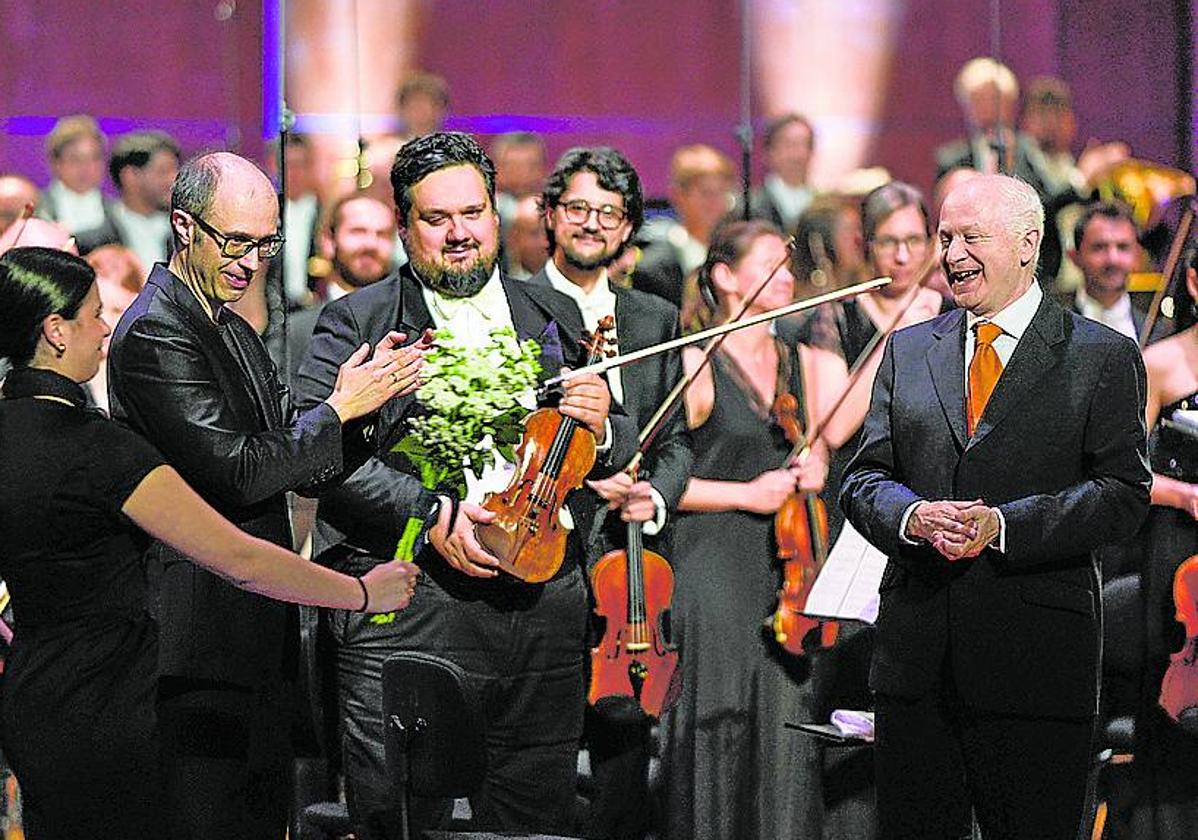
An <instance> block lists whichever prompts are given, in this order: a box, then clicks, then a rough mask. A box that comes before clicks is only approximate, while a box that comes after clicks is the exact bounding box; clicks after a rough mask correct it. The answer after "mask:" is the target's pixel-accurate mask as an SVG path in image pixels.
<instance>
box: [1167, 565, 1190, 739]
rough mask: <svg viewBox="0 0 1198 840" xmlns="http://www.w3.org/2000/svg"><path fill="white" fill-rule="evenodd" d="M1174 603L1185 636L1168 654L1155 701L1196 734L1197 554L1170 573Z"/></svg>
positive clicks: (1184, 727)
mask: <svg viewBox="0 0 1198 840" xmlns="http://www.w3.org/2000/svg"><path fill="white" fill-rule="evenodd" d="M1173 606H1174V608H1175V609H1176V610H1177V614H1176V615H1177V620H1178V621H1179V622H1181V623H1182V624H1183V625H1185V634H1186V640H1185V644H1183V645H1182V646H1181V649H1180V650H1178V651H1177V652H1176V653H1174V654H1172V655H1170V657H1169V668H1168V670H1166V671H1165V678H1164V680H1162V681H1161V694H1160V698H1159V701H1158V702H1159V703H1160V705H1161V708H1162V709H1164V710H1165V711H1166V712H1168V714H1169V717H1171V718H1173V720H1175V721H1177V723H1178V724H1180V725H1181V727H1182V728H1183V729H1185V730H1187V731H1189V732H1191V733H1194V734H1198V554H1195V555H1194V556H1192V557H1190V558H1189V559H1187V560H1185V561H1184V562H1183V563H1182V564H1181V565H1180V566H1179V567H1178V568H1177V571H1176V572H1174V574H1173Z"/></svg>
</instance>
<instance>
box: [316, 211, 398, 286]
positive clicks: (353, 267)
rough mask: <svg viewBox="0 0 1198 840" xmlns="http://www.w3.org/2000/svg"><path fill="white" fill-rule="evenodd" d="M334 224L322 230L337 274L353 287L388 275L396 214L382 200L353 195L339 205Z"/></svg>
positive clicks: (323, 241)
mask: <svg viewBox="0 0 1198 840" xmlns="http://www.w3.org/2000/svg"><path fill="white" fill-rule="evenodd" d="M337 216H338V218H337V220H336V222H337V227H336V228H335V229H334V230H333V231H332V233H331V234H328V233H325V234H322V243H323V247H324V249H325V253H326V254H327V255H328V256H329V258H330V259H331V260H332V261H333V267H334V268H335V269H336V271H337V275H338V276H339V277H340V278H341V279H342V280H344V281H345V282H346V283H348V284H349V285H350V286H353V287H355V288H357V287H361V286H368V285H370V284H371V283H374V282H376V281H378V280H382V279H383V278H384V277H386V276H387V272H388V271H390V270H391V255H392V254H393V253H394V251H395V218H394V217H393V216H392V215H391V211H390V210H389V209H388V208H387V206H386V205H385V204H383V203H382V202H381V201H375V200H374V199H373V198H367V197H365V196H363V197H362V198H355V199H353V200H351V201H347V202H345V203H344V204H342V205H341V208H340V210H339V211H338V213H337Z"/></svg>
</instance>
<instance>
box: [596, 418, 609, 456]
mask: <svg viewBox="0 0 1198 840" xmlns="http://www.w3.org/2000/svg"><path fill="white" fill-rule="evenodd" d="M609 450H611V418H610V417H609V418H607V419H606V420H604V421H603V443H600V444H596V446H595V454H596V455H606V454H607V453H608V451H609Z"/></svg>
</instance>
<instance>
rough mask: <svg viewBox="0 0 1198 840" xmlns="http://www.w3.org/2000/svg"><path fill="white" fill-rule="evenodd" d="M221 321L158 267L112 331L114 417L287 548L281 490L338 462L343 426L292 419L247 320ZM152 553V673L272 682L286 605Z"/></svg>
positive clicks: (311, 415)
mask: <svg viewBox="0 0 1198 840" xmlns="http://www.w3.org/2000/svg"><path fill="white" fill-rule="evenodd" d="M221 321H222V323H221V325H220V326H218V325H217V324H214V323H213V322H212V321H211V320H210V319H209V318H208V316H207V315H206V314H205V312H204V310H203V308H202V306H201V305H200V302H199V300H198V299H197V298H196V297H195V295H193V294H192V292H191V291H190V290H189V289H188V288H187V287H186V286H184V285H183V282H182V281H181V280H179V279H177V278H176V277H175V276H174V275H172V274H171V273H170V271H168V270H167V268H166V266H164V265H161V264H160V265H156V266H155V267H154V270H153V272H151V274H150V278H149V281H148V282H147V284H146V287H145V288H144V289H143V290H142V292H141V294H140V295H138V297H137V299H136V300H135V301H134V302H133V305H132V306H130V307H129V309H128V311H127V312H126V313H125V314H124V316H122V317H121V320H120V323H119V324H118V325H117V328H116V330H115V332H114V333H113V335H112V344H111V347H110V350H109V374H108V388H109V398H110V401H111V408H112V415H113V418H114V419H116V420H119V421H121V422H122V423H124V424H126V425H127V426H129V427H130V428H132V429H133V430H134V431H136V432H138V433H139V434H141V435H142V436H143V437H145V438H146V439H147V440H149V441H150V442H151V443H153V444H154V445H155V446H156V447H158V449H159V450H160V451H161V452H162V454H163V455H164V456H165V457H166V459H167V461H168V462H169V463H170V464H171V465H172V466H173V467H174V468H175V469H176V470H178V471H179V473H180V475H182V476H183V478H184V479H185V480H186V481H187V483H188V484H190V485H191V486H192V487H193V488H195V490H196V491H197V492H198V493H199V494H200V495H201V496H203V497H204V499H205V500H206V501H207V502H208V503H209V504H211V505H212V506H213V507H215V508H216V509H217V510H219V511H220V512H221V513H222V514H223V515H224V516H226V517H227V518H228V519H230V520H231V521H232V522H233V523H234V524H235V525H237V527H239V528H241V529H242V530H243V531H246V532H247V533H250V534H253V535H254V536H257V537H262V538H263V539H266V540H269V541H270V542H273V543H275V544H277V545H282V546H286V547H288V548H290V547H291V526H290V524H289V522H288V515H287V503H286V499H285V497H284V491H286V490H288V489H294V488H299V487H304V486H311V485H315V484H318V483H319V482H322V481H326V480H329V479H331V478H333V477H335V476H336V475H338V474H339V473H340V472H341V470H342V469H343V467H344V464H343V455H342V429H341V423H340V420H339V419H338V417H337V414H336V413H335V412H334V411H333V409H332V408H330V407H329V406H328V405H321V406H318V407H315V408H313V409H312V410H311V411H309V412H307V413H305V414H303V415H300V416H299V417H296V418H294V419H293V418H290V417H289V415H288V408H287V406H286V405H285V398H284V392H283V390H282V389H281V387H280V385H279V381H278V377H277V375H276V372H275V369H274V366H273V365H272V364H271V362H270V359H269V358H268V357H267V355H266V350H265V348H264V347H263V346H262V342H261V341H260V340H259V338H258V336H257V335H256V334H255V333H254V330H253V328H252V327H251V326H250V325H249V324H248V323H246V321H245V320H243V319H242V318H241V317H240V316H238V315H236V314H234V313H233V312H231V311H229V310H228V309H225V310H224V312H223V314H222V316H221ZM234 336H236V338H235V339H234ZM239 348H240V349H239ZM243 354H244V355H245V358H244V359H242V360H241V361H240V362H239V357H240V356H242V355H243ZM247 371H249V373H248V375H247ZM149 559H150V563H151V570H152V572H155V571H160V573H161V575H162V577H161V585H160V591H159V597H158V619H159V624H160V627H161V640H160V643H159V648H160V655H159V661H160V668H159V670H160V673H162V674H164V675H168V676H180V677H189V678H193V679H211V680H221V681H224V682H230V683H236V684H238V685H246V686H254V685H259V684H263V683H267V682H270V681H277V679H278V677H279V675H280V673H284V672H285V671H284V664H285V662H284V660H285V658H286V655H285V651H286V650H287V649H288V646H290V645H292V644H293V643H294V641H295V640H294V639H292V638H290V636H289V630H288V622H287V609H288V608H287V605H285V604H282V603H280V602H278V601H274V600H271V599H269V598H264V597H262V596H260V595H254V594H252V593H250V592H245V591H243V590H241V589H237V588H236V587H234V586H233V585H232V584H230V583H228V582H226V581H224V580H223V579H221V578H219V577H217V576H216V575H214V574H212V573H211V572H207V571H204V570H203V569H201V568H199V567H198V566H196V565H194V564H193V563H191V562H190V561H189V560H188V559H187V558H186V557H184V556H183V555H181V554H179V553H178V552H176V551H175V550H174V549H172V548H170V547H168V546H167V545H165V544H163V543H160V542H155V543H154V544H153V545H152V546H151V548H150V551H149Z"/></svg>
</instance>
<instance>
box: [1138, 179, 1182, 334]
mask: <svg viewBox="0 0 1198 840" xmlns="http://www.w3.org/2000/svg"><path fill="white" fill-rule="evenodd" d="M1193 225H1194V199H1193V196H1190V197H1189V198H1188V199H1187V200H1186V209H1185V212H1184V213H1182V216H1181V221H1180V222H1179V223H1178V225H1177V232H1176V233H1174V234H1173V242H1172V243H1171V244H1170V245H1169V256H1168V257H1166V258H1165V267H1164V270H1163V271H1162V272H1161V275H1162V282H1161V284H1160V286H1158V287H1157V289H1156V293H1155V294H1153V296H1152V304H1151V305H1150V306H1149V307H1148V314H1147V315H1146V316H1145V317H1144V324H1143V326H1141V327H1140V339H1139V342H1138V343H1139V345H1140V349H1141V350H1143V349H1144V348H1145V347H1147V346H1148V336H1150V335H1151V334H1152V328H1153V327H1155V326H1156V320H1157V318H1158V317H1159V316H1160V312H1161V301H1163V300H1164V299H1165V293H1166V292H1167V291H1168V290H1169V287H1171V286H1172V285H1173V275H1174V273H1175V272H1176V271H1177V263H1178V262H1179V261H1180V260H1181V254H1182V249H1183V248H1184V246H1185V243H1186V241H1187V240H1188V239H1189V237H1190V228H1191V227H1193Z"/></svg>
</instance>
